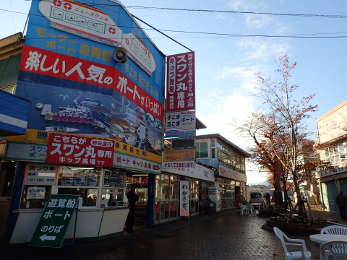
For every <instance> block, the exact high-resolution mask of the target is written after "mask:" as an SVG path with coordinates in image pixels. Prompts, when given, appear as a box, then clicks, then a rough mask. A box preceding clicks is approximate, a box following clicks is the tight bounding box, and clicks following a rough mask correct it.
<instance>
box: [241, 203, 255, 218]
mask: <svg viewBox="0 0 347 260" xmlns="http://www.w3.org/2000/svg"><path fill="white" fill-rule="evenodd" d="M240 209H241V216H254V213H255V211H254V208H253V206H252V205H248V204H241V205H240Z"/></svg>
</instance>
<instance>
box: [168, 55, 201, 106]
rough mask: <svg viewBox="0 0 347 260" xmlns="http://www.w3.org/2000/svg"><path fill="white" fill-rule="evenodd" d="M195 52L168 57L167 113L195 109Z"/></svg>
mask: <svg viewBox="0 0 347 260" xmlns="http://www.w3.org/2000/svg"><path fill="white" fill-rule="evenodd" d="M194 66H195V61H194V52H187V53H181V54H176V55H172V56H168V57H167V100H166V112H172V111H183V110H193V109H195V77H194V73H195V72H194Z"/></svg>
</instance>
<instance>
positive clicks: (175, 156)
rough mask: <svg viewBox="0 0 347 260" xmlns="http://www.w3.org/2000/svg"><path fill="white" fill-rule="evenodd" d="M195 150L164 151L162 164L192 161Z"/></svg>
mask: <svg viewBox="0 0 347 260" xmlns="http://www.w3.org/2000/svg"><path fill="white" fill-rule="evenodd" d="M194 158H195V149H182V150H165V151H164V154H163V162H177V161H194Z"/></svg>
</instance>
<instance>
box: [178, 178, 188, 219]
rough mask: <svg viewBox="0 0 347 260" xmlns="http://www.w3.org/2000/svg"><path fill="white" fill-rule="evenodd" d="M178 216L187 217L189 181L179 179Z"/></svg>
mask: <svg viewBox="0 0 347 260" xmlns="http://www.w3.org/2000/svg"><path fill="white" fill-rule="evenodd" d="M180 216H183V217H189V181H180Z"/></svg>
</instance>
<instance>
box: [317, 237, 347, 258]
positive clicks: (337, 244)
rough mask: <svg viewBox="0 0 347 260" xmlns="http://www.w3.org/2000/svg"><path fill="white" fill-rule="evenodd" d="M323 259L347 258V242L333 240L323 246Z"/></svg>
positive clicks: (321, 253) (321, 252)
mask: <svg viewBox="0 0 347 260" xmlns="http://www.w3.org/2000/svg"><path fill="white" fill-rule="evenodd" d="M320 255H321V260H347V242H342V241H332V242H328V243H325V244H323V245H322V246H321V251H320Z"/></svg>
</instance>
